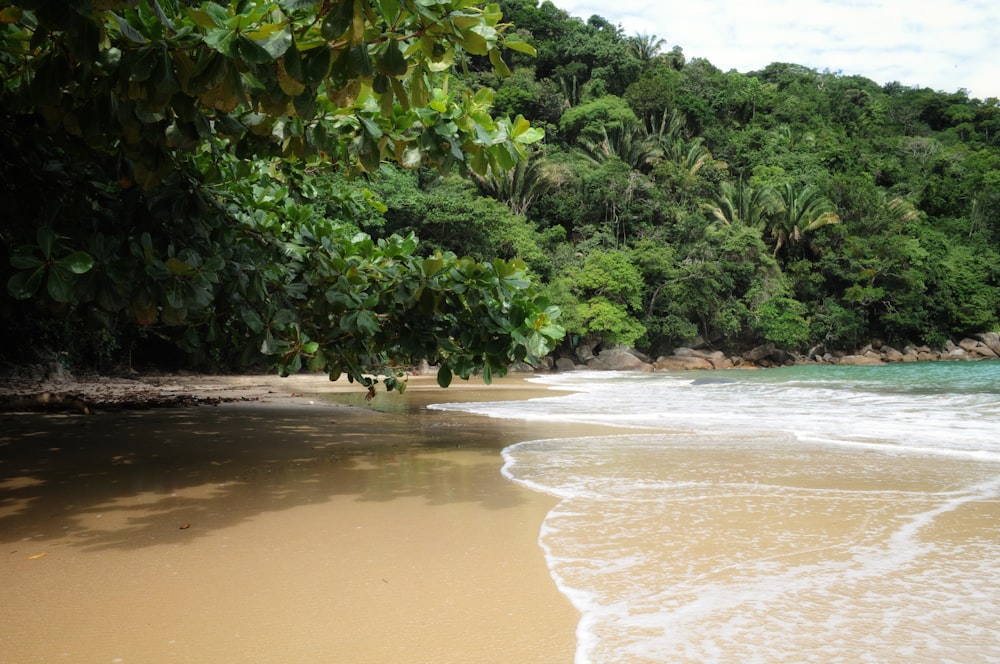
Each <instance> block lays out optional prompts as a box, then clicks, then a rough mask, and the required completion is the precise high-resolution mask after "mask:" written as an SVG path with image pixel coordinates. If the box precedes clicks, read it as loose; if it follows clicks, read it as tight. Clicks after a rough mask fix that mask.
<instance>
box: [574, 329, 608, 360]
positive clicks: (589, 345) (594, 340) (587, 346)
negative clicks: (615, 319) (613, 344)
mask: <svg viewBox="0 0 1000 664" xmlns="http://www.w3.org/2000/svg"><path fill="white" fill-rule="evenodd" d="M602 341H604V340H603V339H602V338H601V337H600V335H597V334H588V335H587V336H585V337H583V338H582V339H580V343H579V344H578V345H577V347H576V359H577V360H579V361H580V362H581V363H583V364H587V363H588V362H590V361H591V360H593V359H594V358H595V357H596V356H597V355H596V354H595V353H594V349H595V348H597V347H598V346H600V345H601V342H602Z"/></svg>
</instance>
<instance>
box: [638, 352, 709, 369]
mask: <svg viewBox="0 0 1000 664" xmlns="http://www.w3.org/2000/svg"><path fill="white" fill-rule="evenodd" d="M653 368H654V369H656V370H657V371H698V370H705V369H714V368H715V367H714V366H713V365H712V363H711V362H709V361H708V360H706V359H705V358H703V357H683V356H681V357H678V356H677V355H671V356H669V357H666V356H664V357H659V358H657V359H656V362H654V363H653Z"/></svg>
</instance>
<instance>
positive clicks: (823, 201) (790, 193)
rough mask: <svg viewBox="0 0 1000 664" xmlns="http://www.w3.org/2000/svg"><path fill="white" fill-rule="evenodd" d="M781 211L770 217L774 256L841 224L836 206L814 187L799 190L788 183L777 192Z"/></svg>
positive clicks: (770, 233)
mask: <svg viewBox="0 0 1000 664" xmlns="http://www.w3.org/2000/svg"><path fill="white" fill-rule="evenodd" d="M778 198H779V200H780V202H781V207H780V209H779V210H778V211H777V212H775V213H773V214H772V215H770V216H768V218H767V222H766V223H767V227H766V232H767V234H768V236H769V237H770V238H771V239H772V240H773V241H774V255H775V256H778V254H780V253H781V250H782V249H784V248H785V247H787V246H796V245H798V244H800V243H801V242H802V240H803V238H804V237H805V236H806V234H808V233H811V232H813V231H815V230H818V229H820V228H823V227H824V226H827V225H829V224H837V223H840V217H839V216H838V215H837V213H836V211H835V210H834V208H833V204H832V203H831V202H830V201H829V199H827V198H826V197H824V196H823V195H822V194H821V193H820V191H819V190H818V189H817V188H816V187H813V186H811V185H806V186H804V187H802V188H796V186H795V185H793V184H792V183H790V182H786V183H785V185H784V186H783V187H781V188H780V189H779V190H778Z"/></svg>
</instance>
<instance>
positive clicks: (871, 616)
mask: <svg viewBox="0 0 1000 664" xmlns="http://www.w3.org/2000/svg"><path fill="white" fill-rule="evenodd" d="M705 379H707V380H709V381H711V382H707V383H705V382H702V381H703V380H705ZM536 380H538V381H539V382H542V383H545V384H550V385H551V386H552V387H553V388H559V389H567V388H568V389H572V390H574V392H573V393H571V394H564V393H560V394H558V395H556V394H554V395H553V396H552V397H546V398H542V399H533V400H529V401H522V402H496V403H461V404H442V405H439V406H437V407H438V408H442V409H446V410H447V409H453V410H462V411H469V412H476V413H481V414H485V415H489V416H492V417H503V418H519V419H526V420H536V421H543V420H544V421H574V422H583V423H593V424H610V425H615V426H617V427H627V428H630V429H632V430H633V431H634V432H633V433H625V434H615V435H602V434H600V433H599V431H600V430H599V429H596V428H595V435H593V436H588V437H585V438H573V439H553V440H537V441H525V442H523V443H519V444H517V445H514V446H511V447H509V448H507V449H506V450H504V457H505V461H506V463H505V466H504V473H505V475H506V476H507V477H509V478H510V479H511V480H513V481H515V482H519V483H521V484H524V485H526V486H528V487H531V488H533V489H535V490H538V491H543V492H546V493H549V494H552V495H554V496H557V497H558V498H559V499H560V502H559V504H558V505H557V506H556V507H555V508H554V509H553V510H552V511H551V512H550V513H549V514H548V516H547V517H546V519H545V522H544V524H543V525H542V529H541V532H540V534H539V543H540V545H541V547H542V549H543V550H544V554H545V556H546V559H547V561H548V564H549V568H550V570H551V572H552V576H553V579H554V580H555V582H556V583H557V584H558V586H559V588H560V589H561V590H562V591H563V592H564V593H565V594H566V595H567V597H569V599H570V600H571V601H572V602H573V604H574V605H575V606H576V607H577V608H578V609H579V610H580V612H581V621H580V624H579V627H578V630H577V637H578V639H577V640H578V647H577V653H576V661H577V662H579V663H581V664H582V663H585V662H595V663H596V662H602V663H603V662H943V661H952V662H1000V636H998V634H997V632H996V629H995V623H996V616H997V615H998V614H1000V555H998V554H1000V363H996V362H992V363H987V362H981V363H932V364H901V365H890V366H885V367H830V366H822V367H821V366H806V367H792V368H786V369H774V370H766V371H754V372H748V371H731V372H705V373H700V372H699V373H694V372H689V373H655V374H624V373H598V372H581V373H569V374H558V375H552V376H545V377H539V378H537V379H536Z"/></svg>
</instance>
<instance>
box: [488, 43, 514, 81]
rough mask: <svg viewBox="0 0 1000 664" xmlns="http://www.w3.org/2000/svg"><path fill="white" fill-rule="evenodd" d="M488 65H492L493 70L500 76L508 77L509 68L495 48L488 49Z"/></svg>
mask: <svg viewBox="0 0 1000 664" xmlns="http://www.w3.org/2000/svg"><path fill="white" fill-rule="evenodd" d="M490 63H491V64H492V65H493V69H495V70H496V72H497V74H499V75H500V76H502V77H504V78H506V77H508V76H510V68H509V67H508V66H507V63H506V62H504V61H503V57H501V55H500V51H499V50H497V49H495V48H491V49H490Z"/></svg>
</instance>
